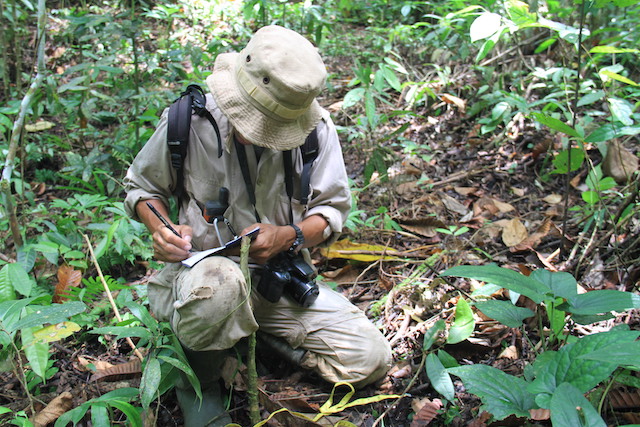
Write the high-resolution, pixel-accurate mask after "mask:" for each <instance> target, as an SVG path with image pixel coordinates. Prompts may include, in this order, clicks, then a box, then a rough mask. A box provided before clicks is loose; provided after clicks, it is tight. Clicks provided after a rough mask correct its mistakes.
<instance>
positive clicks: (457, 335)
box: [447, 298, 476, 344]
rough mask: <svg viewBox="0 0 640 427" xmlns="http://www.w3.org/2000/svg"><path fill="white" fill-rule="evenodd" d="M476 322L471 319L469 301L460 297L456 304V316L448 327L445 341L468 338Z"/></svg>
mask: <svg viewBox="0 0 640 427" xmlns="http://www.w3.org/2000/svg"><path fill="white" fill-rule="evenodd" d="M475 326H476V323H475V321H474V320H473V312H472V311H471V307H470V306H469V303H468V302H467V301H466V300H464V299H463V298H460V299H459V300H458V303H457V304H456V316H455V319H454V321H453V325H451V328H449V336H448V337H447V343H449V344H456V343H459V342H462V341H464V340H466V339H467V338H469V337H470V336H471V334H472V333H473V328H475Z"/></svg>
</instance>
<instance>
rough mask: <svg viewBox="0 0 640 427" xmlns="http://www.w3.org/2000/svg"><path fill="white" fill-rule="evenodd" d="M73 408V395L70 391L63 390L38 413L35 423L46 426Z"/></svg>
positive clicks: (38, 425) (42, 426)
mask: <svg viewBox="0 0 640 427" xmlns="http://www.w3.org/2000/svg"><path fill="white" fill-rule="evenodd" d="M71 408H73V395H72V394H71V393H69V392H68V391H65V392H62V393H61V394H60V395H59V396H57V397H55V398H54V399H53V400H52V401H51V402H49V404H48V405H47V406H45V407H44V408H43V409H42V411H40V412H38V413H37V414H36V416H35V418H34V419H33V424H34V426H35V427H45V426H47V425H48V424H50V423H53V422H54V421H55V420H57V419H58V418H59V417H60V416H61V415H62V414H64V413H65V412H67V411H69V410H70V409H71Z"/></svg>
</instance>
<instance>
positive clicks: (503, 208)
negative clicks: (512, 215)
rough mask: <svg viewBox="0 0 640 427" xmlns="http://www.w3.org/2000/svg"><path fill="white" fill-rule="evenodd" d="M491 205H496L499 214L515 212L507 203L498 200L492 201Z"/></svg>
mask: <svg viewBox="0 0 640 427" xmlns="http://www.w3.org/2000/svg"><path fill="white" fill-rule="evenodd" d="M493 204H494V205H496V207H497V208H498V210H499V211H500V212H501V213H507V212H511V211H514V210H516V208H514V207H513V206H512V205H510V204H509V203H505V202H501V201H500V200H496V199H493Z"/></svg>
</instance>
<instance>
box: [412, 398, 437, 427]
mask: <svg viewBox="0 0 640 427" xmlns="http://www.w3.org/2000/svg"><path fill="white" fill-rule="evenodd" d="M414 402H415V400H414ZM414 402H411V406H412V407H414ZM420 403H422V405H421V407H420V409H419V410H417V411H416V409H415V407H414V411H415V413H416V414H415V415H414V417H413V420H412V421H411V427H421V426H426V425H429V423H430V422H431V421H433V420H434V419H435V418H436V417H437V416H438V410H439V409H440V408H442V401H441V400H440V399H434V400H429V399H422V400H421V401H420ZM415 406H417V405H415Z"/></svg>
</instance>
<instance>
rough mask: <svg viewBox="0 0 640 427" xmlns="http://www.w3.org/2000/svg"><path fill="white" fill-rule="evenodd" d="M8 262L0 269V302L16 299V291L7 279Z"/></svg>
mask: <svg viewBox="0 0 640 427" xmlns="http://www.w3.org/2000/svg"><path fill="white" fill-rule="evenodd" d="M8 267H9V264H6V265H5V266H3V267H2V268H1V269H0V303H1V302H6V301H12V300H15V299H16V291H15V289H14V288H13V285H12V284H11V280H9V268H8Z"/></svg>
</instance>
